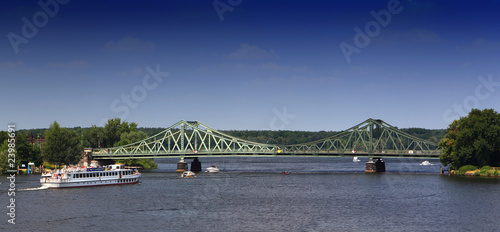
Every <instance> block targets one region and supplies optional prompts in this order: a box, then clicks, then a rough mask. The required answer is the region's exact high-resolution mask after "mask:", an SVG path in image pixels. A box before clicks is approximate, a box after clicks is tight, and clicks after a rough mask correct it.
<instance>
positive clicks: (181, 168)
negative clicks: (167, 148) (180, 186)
mask: <svg viewBox="0 0 500 232" xmlns="http://www.w3.org/2000/svg"><path fill="white" fill-rule="evenodd" d="M187 170H188V164H187V163H186V161H184V158H181V160H180V161H179V162H177V172H184V171H187Z"/></svg>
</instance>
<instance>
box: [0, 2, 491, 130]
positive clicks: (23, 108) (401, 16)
mask: <svg viewBox="0 0 500 232" xmlns="http://www.w3.org/2000/svg"><path fill="white" fill-rule="evenodd" d="M41 2H42V3H46V7H45V6H41V5H39V4H38V1H2V2H1V3H0V10H1V12H0V28H1V33H2V34H3V37H2V39H1V40H0V54H1V56H0V77H1V81H2V85H1V86H2V89H1V91H0V99H2V100H1V101H0V126H1V125H4V126H5V128H7V124H8V123H12V122H13V123H16V124H17V126H18V128H19V129H29V128H46V127H48V126H49V125H50V124H51V123H52V122H53V121H57V122H58V123H59V124H60V125H61V126H64V127H75V126H81V127H89V126H91V125H100V124H101V123H102V122H103V121H105V119H107V118H116V117H121V118H122V119H124V120H125V121H129V122H136V123H138V124H139V126H143V127H168V126H170V125H172V124H174V123H176V122H177V121H179V120H198V121H201V122H202V123H204V124H206V125H208V126H211V127H213V128H216V129H225V130H228V129H248V130H260V129H274V130H275V129H284V130H307V131H319V130H335V131H338V130H344V129H347V128H349V127H351V126H353V125H356V124H358V123H360V122H362V121H364V120H366V119H368V118H379V119H383V120H384V121H386V122H387V123H389V124H391V125H393V126H398V127H400V128H407V127H423V128H446V127H447V126H448V124H449V123H451V121H452V120H453V119H457V118H458V117H460V116H465V115H466V113H467V112H468V111H469V110H470V108H471V107H475V108H480V109H483V108H494V109H495V110H497V111H498V110H499V108H500V106H499V102H500V73H499V70H498V69H499V68H498V67H499V66H498V60H499V59H498V58H499V57H500V32H499V30H498V25H499V22H500V15H499V14H498V11H499V10H500V1H409V0H401V1H394V0H391V1H389V0H385V1H342V2H340V1H256V0H252V1H250V0H240V1H226V0H216V1H185V0H180V1H159V0H158V1H152V0H149V1H78V0H71V1H68V0H64V1H63V0H60V1H56V0H50V1H46V0H42V1H41ZM371 12H372V13H371ZM373 14H375V15H379V16H378V17H379V19H378V20H377V19H376V17H375V16H373ZM387 15H390V18H389V17H387ZM33 28H34V30H33ZM356 28H358V29H359V30H358V31H361V34H359V33H358V32H357V31H356ZM362 38H368V40H363V39H362ZM356 39H357V40H356ZM356 42H357V43H356ZM342 44H344V45H345V44H348V45H349V46H351V47H350V49H349V51H350V54H348V53H346V52H345V50H344V51H343V50H342V48H341V47H342V46H341V45H342ZM344 48H345V46H344ZM354 50H356V52H354Z"/></svg>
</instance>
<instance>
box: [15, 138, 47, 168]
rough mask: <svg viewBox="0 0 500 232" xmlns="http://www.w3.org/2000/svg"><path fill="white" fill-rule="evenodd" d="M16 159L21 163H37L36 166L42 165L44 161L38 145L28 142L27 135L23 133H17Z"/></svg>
mask: <svg viewBox="0 0 500 232" xmlns="http://www.w3.org/2000/svg"><path fill="white" fill-rule="evenodd" d="M16 150H17V153H16V160H17V161H18V163H19V164H26V165H27V164H28V163H29V162H33V163H35V166H40V165H41V164H42V163H43V157H42V152H41V151H40V148H39V147H38V146H33V145H31V144H28V141H27V140H26V137H25V136H24V135H23V134H17V135H16Z"/></svg>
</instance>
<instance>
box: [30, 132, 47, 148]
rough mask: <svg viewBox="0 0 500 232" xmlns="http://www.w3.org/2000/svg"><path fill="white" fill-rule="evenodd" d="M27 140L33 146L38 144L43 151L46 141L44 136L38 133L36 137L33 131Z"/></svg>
mask: <svg viewBox="0 0 500 232" xmlns="http://www.w3.org/2000/svg"><path fill="white" fill-rule="evenodd" d="M26 141H27V142H28V143H29V144H31V145H33V146H38V147H39V148H40V150H41V151H43V148H44V147H45V142H46V141H45V138H44V137H40V135H37V136H36V137H35V136H34V135H33V133H32V132H31V131H30V133H29V135H28V137H27V138H26Z"/></svg>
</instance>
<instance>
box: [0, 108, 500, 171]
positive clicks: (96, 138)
mask: <svg viewBox="0 0 500 232" xmlns="http://www.w3.org/2000/svg"><path fill="white" fill-rule="evenodd" d="M164 130H165V128H161V127H157V128H144V127H138V124H137V123H134V122H125V121H123V122H122V121H121V119H120V118H114V119H109V120H108V122H107V123H106V125H104V126H103V127H98V126H95V125H94V126H92V127H88V128H82V127H74V128H64V127H61V126H60V125H59V123H57V122H56V121H54V122H53V123H51V124H50V126H49V128H42V129H30V130H19V131H18V132H17V134H16V163H17V164H18V165H22V164H27V163H28V162H31V163H34V164H35V166H40V165H42V164H45V165H47V166H50V165H73V164H76V163H78V162H79V161H80V160H81V158H82V151H83V148H87V147H91V148H97V147H115V146H121V145H126V144H129V143H133V142H136V141H140V140H142V139H145V138H147V137H149V136H152V135H155V134H157V133H160V132H162V131H164ZM399 130H401V131H403V132H405V133H407V134H410V135H413V136H416V137H418V138H422V139H425V140H428V141H431V142H434V143H436V144H439V148H440V149H442V154H441V157H440V161H441V163H442V164H443V165H445V166H447V165H450V168H451V169H452V170H454V171H452V172H450V174H454V175H466V174H467V175H470V173H471V172H473V175H476V176H478V175H479V176H498V175H499V174H498V172H499V171H498V170H497V169H495V168H491V167H498V166H500V139H499V138H500V114H498V112H496V111H494V110H493V109H484V110H478V109H472V110H471V112H470V113H469V114H468V115H467V116H465V117H462V118H460V119H458V120H455V121H453V122H452V123H451V124H450V125H449V126H448V128H447V129H424V128H403V129H399ZM221 132H223V133H226V134H229V135H231V136H234V137H238V138H241V139H245V140H249V141H254V142H258V143H267V144H298V143H305V142H311V141H316V140H319V139H322V138H326V137H330V136H334V135H336V134H338V133H340V131H317V132H312V131H285V130H279V131H271V130H221ZM8 138H9V136H8V134H7V132H6V131H0V168H2V170H7V169H8V167H6V165H7V159H8V157H7V155H8V152H7V150H8V144H7V139H8ZM40 138H43V139H40ZM34 142H38V144H34ZM117 162H120V163H123V164H126V165H130V166H141V167H144V169H155V168H156V167H157V165H156V163H155V162H154V161H153V159H125V160H117ZM470 169H473V170H470ZM460 170H462V171H460ZM464 170H466V171H464Z"/></svg>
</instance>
